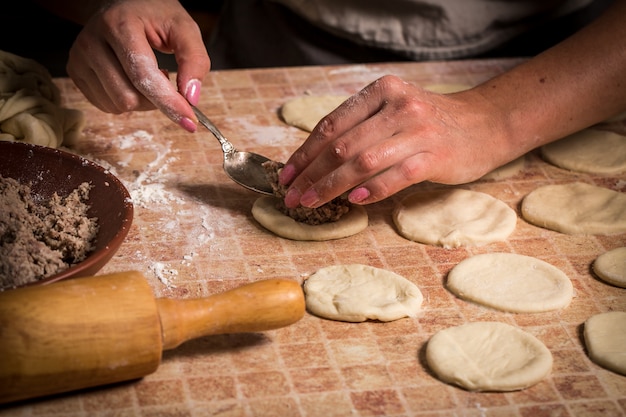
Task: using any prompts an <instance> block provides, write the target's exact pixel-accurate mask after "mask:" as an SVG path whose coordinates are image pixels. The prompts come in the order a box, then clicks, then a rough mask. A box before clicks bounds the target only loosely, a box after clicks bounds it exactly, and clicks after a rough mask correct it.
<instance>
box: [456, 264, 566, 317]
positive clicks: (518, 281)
mask: <svg viewBox="0 0 626 417" xmlns="http://www.w3.org/2000/svg"><path fill="white" fill-rule="evenodd" d="M447 287H448V289H449V290H450V291H452V292H453V293H454V294H456V295H457V296H458V297H460V298H462V299H464V300H469V301H473V302H475V303H477V304H481V305H484V306H487V307H491V308H495V309H497V310H501V311H507V312H512V313H540V312H544V311H551V310H557V309H560V308H565V307H567V306H568V305H569V303H570V302H571V301H572V296H573V294H574V287H573V286H572V282H571V281H570V279H569V278H568V277H567V275H565V273H563V271H561V270H560V269H558V268H556V267H555V266H553V265H551V264H549V263H547V262H544V261H542V260H540V259H537V258H533V257H531V256H524V255H517V254H514V253H485V254H481V255H475V256H472V257H470V258H467V259H464V260H463V261H461V262H459V263H458V264H457V265H456V266H455V267H454V268H453V269H452V270H451V271H450V273H449V274H448V280H447Z"/></svg>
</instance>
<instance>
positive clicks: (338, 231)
mask: <svg viewBox="0 0 626 417" xmlns="http://www.w3.org/2000/svg"><path fill="white" fill-rule="evenodd" d="M275 204H276V197H271V196H263V197H259V198H258V199H257V200H256V201H255V202H254V204H253V205H252V217H254V219H255V220H256V221H257V222H259V223H260V224H261V226H263V227H265V228H266V229H267V230H269V231H270V232H272V233H274V234H276V235H278V236H281V237H284V238H287V239H292V240H317V241H322V240H332V239H341V238H344V237H348V236H352V235H355V234H357V233H359V232H361V231H363V230H364V229H365V228H366V227H367V225H368V217H367V211H366V210H365V208H363V207H362V206H357V205H353V206H352V207H351V208H350V211H349V212H347V213H346V214H344V215H343V216H341V218H339V220H337V221H336V222H332V223H324V224H318V225H310V224H306V223H301V222H297V221H295V220H294V219H292V218H291V217H289V216H287V215H285V214H283V213H281V212H280V211H278V210H277V209H276V207H275Z"/></svg>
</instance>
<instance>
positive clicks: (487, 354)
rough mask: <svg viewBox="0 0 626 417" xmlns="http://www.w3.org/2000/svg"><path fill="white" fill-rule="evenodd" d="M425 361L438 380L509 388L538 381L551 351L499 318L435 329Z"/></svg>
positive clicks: (545, 370)
mask: <svg viewBox="0 0 626 417" xmlns="http://www.w3.org/2000/svg"><path fill="white" fill-rule="evenodd" d="M426 362H427V363H428V366H429V367H430V368H431V369H432V370H433V372H435V374H436V375H437V377H438V378H439V379H441V380H442V381H444V382H448V383H452V384H455V385H458V386H461V387H463V388H465V389H467V390H470V391H514V390H520V389H524V388H527V387H529V386H531V385H534V384H536V383H538V382H539V381H541V380H542V379H543V378H544V377H545V376H546V375H548V373H549V372H550V370H551V369H552V354H551V353H550V351H549V350H548V348H547V347H546V346H545V345H544V344H543V343H542V342H541V341H540V340H538V339H537V338H536V337H535V336H533V335H531V334H530V333H527V332H525V331H523V330H521V329H518V328H517V327H514V326H511V325H509V324H505V323H499V322H476V323H468V324H464V325H461V326H456V327H450V328H447V329H444V330H441V331H439V332H437V333H436V334H435V335H433V337H431V339H430V341H429V342H428V344H427V345H426Z"/></svg>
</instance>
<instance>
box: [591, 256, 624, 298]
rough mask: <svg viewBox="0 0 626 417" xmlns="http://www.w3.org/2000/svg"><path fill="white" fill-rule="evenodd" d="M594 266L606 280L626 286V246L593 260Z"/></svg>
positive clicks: (599, 275)
mask: <svg viewBox="0 0 626 417" xmlns="http://www.w3.org/2000/svg"><path fill="white" fill-rule="evenodd" d="M592 268H593V272H595V274H596V275H597V276H598V278H600V279H601V280H603V281H604V282H608V283H609V284H613V285H616V286H618V287H622V288H626V246H625V247H621V248H615V249H613V250H610V251H608V252H605V253H603V254H602V255H600V256H598V257H597V258H596V260H595V261H593V264H592Z"/></svg>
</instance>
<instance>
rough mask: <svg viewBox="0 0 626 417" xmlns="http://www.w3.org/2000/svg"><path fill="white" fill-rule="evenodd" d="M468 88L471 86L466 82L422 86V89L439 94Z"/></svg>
mask: <svg viewBox="0 0 626 417" xmlns="http://www.w3.org/2000/svg"><path fill="white" fill-rule="evenodd" d="M470 88H472V86H471V85H467V84H454V83H442V84H431V85H427V86H426V87H424V90H428V91H432V92H433V93H439V94H450V93H456V92H458V91H463V90H469V89H470Z"/></svg>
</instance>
